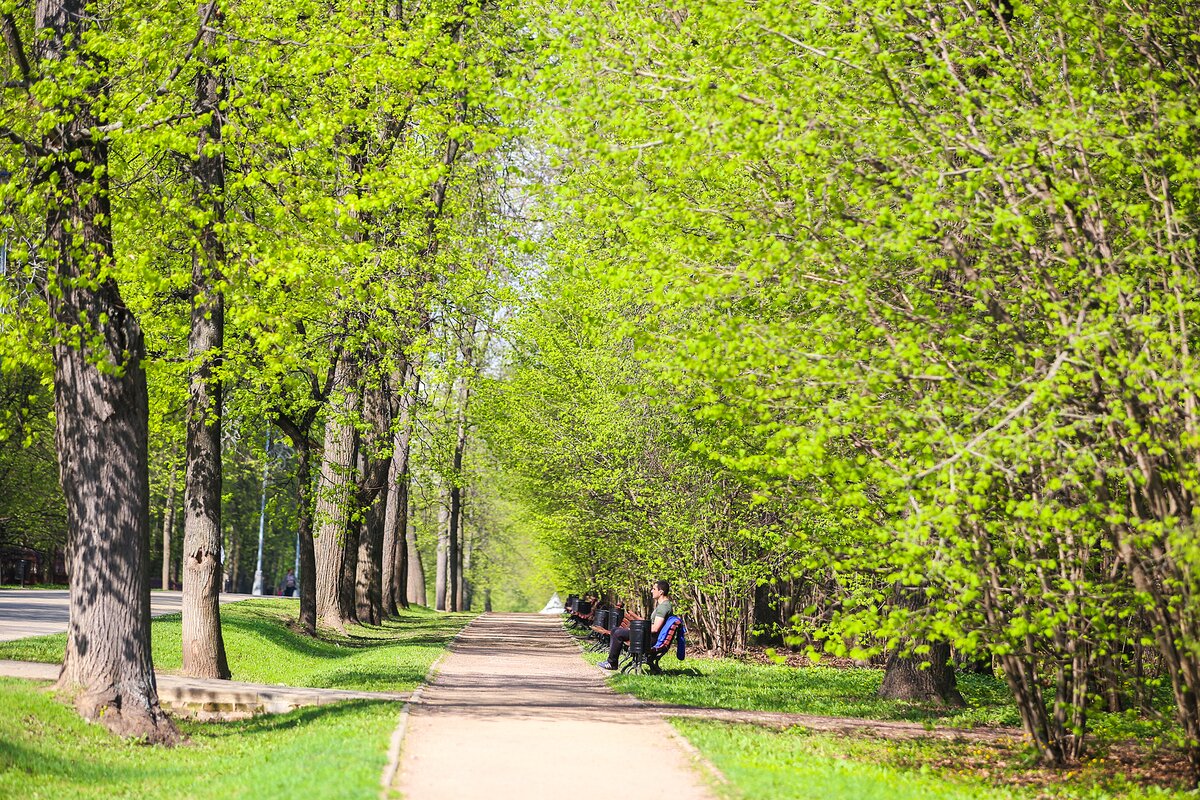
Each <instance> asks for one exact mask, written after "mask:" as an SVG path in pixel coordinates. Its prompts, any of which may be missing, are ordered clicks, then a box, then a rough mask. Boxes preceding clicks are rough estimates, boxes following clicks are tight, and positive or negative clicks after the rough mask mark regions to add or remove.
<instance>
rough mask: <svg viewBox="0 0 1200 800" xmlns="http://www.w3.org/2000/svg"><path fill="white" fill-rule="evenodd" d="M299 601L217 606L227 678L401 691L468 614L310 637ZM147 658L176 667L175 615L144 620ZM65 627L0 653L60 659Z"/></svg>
mask: <svg viewBox="0 0 1200 800" xmlns="http://www.w3.org/2000/svg"><path fill="white" fill-rule="evenodd" d="M299 603H300V601H298V600H243V601H241V602H238V603H230V604H228V605H224V606H221V633H222V637H223V638H224V641H225V652H226V657H227V658H228V660H229V668H230V670H231V671H232V672H233V679H234V680H238V681H248V682H251V683H278V684H284V685H288V686H311V687H315V688H333V689H357V690H362V691H393V692H402V691H409V690H411V689H415V688H416V687H417V686H418V685H419V684H420V682H421V680H422V679H423V678H424V677H425V673H426V672H427V671H428V670H429V666H430V664H432V663H433V661H434V659H436V658H437V657H438V655H439V654H441V652H442V651H443V650H444V649H445V647H446V644H447V642H449V640H450V639H451V638H453V636H454V635H455V634H456V633H458V631H459V630H461V629H462V627H463V626H464V625H466V624H467V622H469V621H470V620H471V618H472V616H473V615H471V614H438V613H436V612H433V611H430V610H428V609H423V608H414V609H411V610H408V611H403V612H401V614H400V616H398V617H396V618H395V619H392V620H388V621H387V622H385V623H384V624H383V625H382V626H380V627H368V626H351V627H350V628H349V629H348V631H347V633H346V634H345V635H342V634H335V633H332V632H329V631H322V632H321V636H320V637H319V638H316V639H314V638H312V637H310V636H306V635H304V634H303V633H302V632H300V631H299V629H298V628H297V626H296V624H295V620H296V617H297V615H298V613H299ZM150 635H151V643H152V648H153V652H154V665H155V667H156V668H157V669H161V670H166V671H171V670H177V669H179V668H180V667H181V666H182V645H181V642H182V626H181V624H180V620H179V615H178V614H168V615H166V616H162V617H156V618H155V619H154V621H153V622H152V624H151V626H150ZM66 640H67V637H66V634H55V635H52V636H39V637H35V638H29V639H18V640H15V641H11V642H0V658H11V659H18V660H23V661H42V662H46V663H61V662H62V657H63V651H64V649H65V648H66Z"/></svg>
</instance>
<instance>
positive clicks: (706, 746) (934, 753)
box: [673, 720, 1196, 800]
mask: <svg viewBox="0 0 1200 800" xmlns="http://www.w3.org/2000/svg"><path fill="white" fill-rule="evenodd" d="M673 724H674V725H675V727H676V728H677V729H678V730H679V731H680V733H682V734H683V735H684V736H686V737H687V738H688V740H689V741H691V742H692V743H693V744H694V745H696V746H697V747H698V748H699V749H700V751H701V752H702V753H704V755H705V757H707V758H708V759H709V760H710V761H712V762H713V764H714V765H715V766H716V767H717V768H718V769H720V770H721V772H722V773H723V774H724V775H725V777H726V778H728V779H729V783H728V784H726V785H724V786H722V787H720V789H719V791H720V793H721V794H722V795H723V796H724V797H726V798H731V799H736V800H760V799H761V800H842V799H843V798H844V799H845V800H924V798H930V797H936V798H938V800H984V798H988V799H989V800H990V799H992V798H995V799H996V800H1001V799H1011V800H1026V799H1028V800H1034V798H1039V799H1040V798H1064V800H1108V799H1109V798H1122V799H1123V800H1142V799H1143V798H1164V799H1165V798H1180V800H1182V798H1185V797H1189V798H1194V797H1195V796H1196V795H1195V793H1194V792H1188V791H1184V790H1183V788H1182V784H1181V785H1180V788H1160V787H1155V786H1143V785H1141V784H1140V783H1138V782H1137V781H1136V780H1134V779H1132V778H1131V777H1129V775H1128V773H1126V772H1125V771H1123V770H1122V766H1123V765H1122V764H1120V763H1119V762H1115V761H1112V760H1109V759H1094V760H1091V761H1089V762H1087V763H1086V764H1084V765H1083V766H1082V767H1080V768H1079V769H1077V770H1073V771H1069V772H1053V771H1046V770H1033V769H1031V768H1030V765H1029V764H1028V763H1024V762H1022V761H1021V759H1020V757H1019V756H1017V757H1015V758H1014V754H1013V752H1012V751H1011V750H1009V749H1007V748H1005V747H1003V746H995V747H991V746H986V745H979V744H969V745H968V744H962V743H958V742H947V741H940V740H934V739H920V740H911V741H886V740H881V739H861V738H846V737H837V736H830V735H828V734H816V733H811V732H808V731H805V730H803V729H800V728H792V729H789V730H786V731H774V730H768V729H764V728H758V727H754V726H749V725H729V724H724V723H718V722H702V721H694V720H675V721H674V723H673Z"/></svg>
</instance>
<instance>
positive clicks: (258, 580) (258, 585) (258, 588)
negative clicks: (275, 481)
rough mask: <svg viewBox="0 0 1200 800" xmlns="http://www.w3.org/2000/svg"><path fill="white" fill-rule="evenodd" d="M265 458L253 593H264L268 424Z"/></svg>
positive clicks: (269, 467)
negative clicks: (263, 560)
mask: <svg viewBox="0 0 1200 800" xmlns="http://www.w3.org/2000/svg"><path fill="white" fill-rule="evenodd" d="M263 455H264V456H265V460H264V463H263V482H262V505H261V506H260V508H259V512H258V564H257V566H255V568H254V588H253V589H251V590H250V593H251V594H254V595H261V594H262V593H263V574H262V556H263V534H264V532H265V530H266V526H267V476H268V475H269V474H270V470H271V426H270V425H268V426H267V449H266V450H265V451H264V452H263Z"/></svg>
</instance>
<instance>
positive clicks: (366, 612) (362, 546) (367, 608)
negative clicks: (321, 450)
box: [354, 386, 392, 625]
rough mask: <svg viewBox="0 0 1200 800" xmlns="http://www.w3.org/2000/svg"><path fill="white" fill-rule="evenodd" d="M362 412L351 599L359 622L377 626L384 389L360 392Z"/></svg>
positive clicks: (386, 443)
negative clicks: (364, 429)
mask: <svg viewBox="0 0 1200 800" xmlns="http://www.w3.org/2000/svg"><path fill="white" fill-rule="evenodd" d="M363 413H364V417H365V419H366V421H367V423H368V425H369V427H370V434H369V436H370V439H369V442H368V444H367V446H366V447H365V448H364V450H365V458H363V459H362V463H363V467H362V477H361V479H360V482H359V492H358V494H359V497H358V507H359V508H361V509H363V516H362V524H361V526H360V535H359V543H358V574H357V579H356V581H355V592H354V600H355V606H356V610H357V613H358V621H359V622H364V623H369V624H371V625H379V624H380V623H382V622H383V524H384V515H385V513H386V507H387V491H388V480H387V478H388V472H389V470H390V468H391V464H392V457H391V453H390V450H391V444H392V442H391V429H392V424H391V423H392V420H391V403H390V402H389V400H388V397H387V389H386V386H384V387H373V388H370V389H368V390H366V391H365V392H364V393H363Z"/></svg>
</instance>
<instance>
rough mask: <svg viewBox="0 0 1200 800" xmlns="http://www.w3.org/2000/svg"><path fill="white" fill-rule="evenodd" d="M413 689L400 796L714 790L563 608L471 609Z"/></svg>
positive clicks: (601, 798) (701, 794)
mask: <svg viewBox="0 0 1200 800" xmlns="http://www.w3.org/2000/svg"><path fill="white" fill-rule="evenodd" d="M420 695H421V696H420V698H419V699H416V698H414V702H413V703H412V705H410V707H409V711H408V714H407V719H406V720H405V721H404V722H403V723H402V725H403V726H404V728H403V731H402V735H403V740H402V742H401V750H400V763H399V769H398V770H397V772H396V774H395V777H394V779H393V781H392V787H393V788H395V789H397V790H399V791H400V792H402V793H403V796H404V797H405V798H406V800H484V798H486V800H543V798H545V799H546V800H550V799H551V798H553V799H554V800H592V798H595V799H596V800H614V798H618V797H626V796H633V797H667V798H671V800H708V798H711V797H713V794H712V792H711V791H710V790H709V789H708V788H707V785H708V780H707V779H706V777H705V776H704V774H703V768H702V767H701V766H700V765H699V763H698V759H697V757H696V756H694V755H693V754H692V753H690V752H689V751H688V750H687V749H686V746H685V745H684V744H683V741H682V739H681V738H680V737H678V736H677V735H676V734H675V733H674V730H673V729H672V728H671V727H670V726H669V725H668V723H666V722H664V721H663V720H662V719H661V718H660V717H659V716H658V715H656V714H647V713H645V709H644V708H643V707H642V706H641V705H640V704H639V703H638V702H637V701H636V700H634V699H633V698H631V697H629V696H627V695H619V694H617V693H616V692H614V691H612V690H611V689H610V688H609V687H608V685H607V684H606V683H605V681H604V676H603V675H602V674H601V672H600V670H599V669H597V668H596V667H593V666H591V665H589V664H588V663H587V662H585V661H584V660H583V659H582V658H580V657H579V646H578V645H577V644H575V642H574V640H573V639H572V638H571V637H570V636H569V635H568V634H567V632H566V631H565V630H563V624H562V617H560V616H557V615H553V616H549V615H548V616H541V615H537V614H484V615H482V616H480V617H477V618H476V619H475V620H474V621H472V622H471V624H470V625H469V626H467V628H465V629H464V630H463V632H462V633H461V634H460V635H459V637H458V638H457V639H456V640H455V643H454V644H453V646H452V647H451V649H450V652H449V653H447V654H446V655H445V656H444V657H443V660H442V661H441V663H440V665H439V667H438V670H437V675H436V677H435V678H434V680H433V682H432V683H431V684H429V685H428V686H425V687H424V688H422V689H421V690H420Z"/></svg>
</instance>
